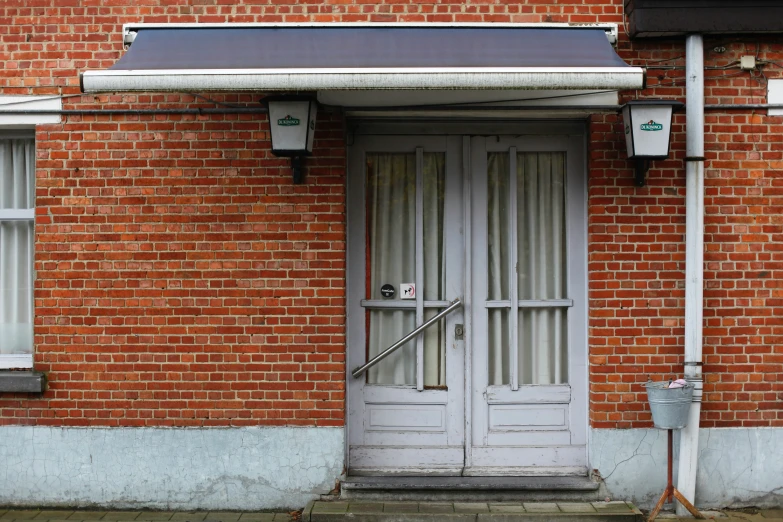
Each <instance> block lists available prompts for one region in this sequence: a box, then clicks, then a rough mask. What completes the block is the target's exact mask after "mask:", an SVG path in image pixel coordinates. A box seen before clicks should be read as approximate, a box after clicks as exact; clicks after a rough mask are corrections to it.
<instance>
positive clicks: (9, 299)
mask: <svg viewBox="0 0 783 522" xmlns="http://www.w3.org/2000/svg"><path fill="white" fill-rule="evenodd" d="M34 222H35V140H34V138H33V135H32V133H31V132H27V133H21V132H18V131H10V132H9V131H5V132H4V133H0V369H4V368H5V369H7V368H31V367H32V363H33V357H32V353H33V317H34V314H33V259H34V255H33V254H34V249H35V248H34Z"/></svg>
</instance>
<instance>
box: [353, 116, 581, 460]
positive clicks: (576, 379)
mask: <svg viewBox="0 0 783 522" xmlns="http://www.w3.org/2000/svg"><path fill="white" fill-rule="evenodd" d="M414 135H415V136H422V135H439V136H450V137H451V138H450V139H457V140H459V141H460V142H461V152H462V157H461V158H460V159H459V161H460V163H461V166H462V176H461V177H462V190H463V192H462V198H461V206H462V209H461V214H462V218H461V219H458V220H457V221H458V223H459V224H460V225H461V227H462V234H463V240H464V245H465V246H464V249H463V251H462V258H463V259H462V261H463V268H464V274H465V279H468V278H469V277H468V274H471V273H472V271H473V269H474V267H473V261H472V252H473V246H472V241H473V232H474V231H473V223H472V221H473V220H472V210H471V205H472V201H471V200H472V198H471V192H472V190H471V181H472V179H471V177H472V172H471V170H472V165H471V163H472V158H471V137H470V136H471V135H474V136H475V135H482V136H491V137H493V139H495V137H499V136H501V135H513V136H517V137H519V136H527V137H537V136H542V135H556V136H560V137H563V136H564V135H566V136H568V137H569V140H571V142H572V143H574V144H576V146H577V148H578V150H579V151H580V152H579V155H578V156H579V157H578V158H577V157H574V158H570V160H569V165H568V168H569V176H571V175H572V174H571V172H570V171H571V169H572V168H573V169H576V170H575V172H576V175H578V176H581V178H580V183H581V187H582V188H581V189H580V190H581V191H582V194H583V197H581V198H580V199H579V201H580V202H581V207H582V208H576V209H573V210H574V211H576V212H577V214H580V215H583V216H584V223H583V226H582V231H583V234H578V235H580V236H582V239H583V240H584V241H583V243H584V244H583V245H571V244H570V243H569V252H570V255H575V256H576V258H579V259H581V268H578V269H577V270H576V272H574V276H575V277H580V278H581V279H582V280H583V281H584V295H583V298H582V299H581V303H582V307H581V308H582V310H580V311H578V314H579V315H580V316H581V319H577V320H576V321H575V325H574V327H573V328H571V331H570V332H569V334H570V335H569V341H570V340H571V339H574V338H576V336H578V335H579V334H578V333H577V332H578V331H579V330H581V331H582V333H581V338H582V339H583V341H584V346H585V350H584V352H583V353H582V354H580V355H578V354H573V355H572V354H569V356H570V360H571V361H572V362H573V363H574V364H575V366H576V367H575V368H572V369H571V372H570V378H569V381H570V384H571V386H572V387H573V389H575V390H578V391H576V392H575V393H579V394H580V395H581V396H582V397H583V400H584V404H585V407H584V408H580V410H581V412H580V413H574V414H573V415H572V418H571V423H572V425H573V426H581V427H582V430H581V431H582V432H583V433H584V434H585V436H584V439H585V440H584V442H583V444H584V445H583V446H582V448H581V449H580V450H579V451H582V453H583V455H584V462H587V460H586V459H587V440H586V434H587V432H588V418H587V407H586V406H587V404H588V401H587V397H588V393H589V388H588V382H587V350H586V346H587V336H588V331H587V248H586V237H587V221H586V218H587V211H586V208H587V190H586V187H587V165H586V156H585V151H586V148H587V147H586V139H587V138H586V136H587V132H586V124H585V122H582V121H549V122H511V123H510V122H507V121H497V122H493V121H479V122H477V121H472V122H470V121H469V122H458V121H433V122H427V123H417V122H398V121H377V120H375V121H358V120H357V121H354V122H350V130H349V133H348V143H349V144H351V145H349V151H348V162H349V163H348V167H349V173H348V176H347V224H348V233H347V241H348V251H347V265H348V266H347V273H348V274H349V276H348V277H347V281H346V287H347V297H348V302H347V311H348V313H347V327H346V333H347V336H346V345H347V346H350V343H351V342H352V341H351V339H354V338H360V339H362V342H363V340H364V310H363V308H362V307H361V305H360V304H359V303H358V301H357V300H356V299H352V296H353V295H354V293H356V292H357V291H359V293H360V294H361V295H363V292H364V278H363V277H362V278H361V281H353V282H352V278H351V276H350V274H352V273H355V270H354V267H358V266H364V263H365V259H364V257H363V253H362V252H361V250H360V249H352V248H351V247H350V243H351V241H352V234H351V230H352V223H354V225H355V220H354V217H355V214H356V213H357V211H360V212H361V210H359V209H363V208H364V206H363V205H364V195H363V193H362V191H363V184H362V185H361V186H357V185H355V184H353V183H352V176H351V172H363V165H361V161H359V162H357V161H356V158H355V156H356V155H355V154H353V153H352V150H353V149H354V147H355V144H356V143H357V141H356V140H361V139H362V136H394V137H395V139H396V138H399V137H406V136H407V137H411V136H414ZM392 148H393V146H392ZM572 160H573V161H572ZM574 162H576V163H574ZM357 169H359V170H357ZM363 219H364V218H363V216H362V222H363ZM569 226H570V224H569ZM571 236H574V234H573V233H572V234H571ZM569 241H570V240H569ZM579 252H581V254H579ZM579 271H581V276H580V275H579V273H578V272H579ZM470 283H471V282H470V281H467V280H464V281H463V284H464V286H463V290H462V296H463V302H464V303H465V307H464V308H463V311H464V315H462V314H460V315H455V314H452V316H450V317H451V320H450V324H448V326H447V330H446V331H447V332H450V335H453V326H454V325H455V324H457V323H459V322H461V323H462V324H464V335H465V339H468V340H470V339H472V337H473V335H474V332H473V324H472V306H473V299H472V297H473V295H472V292H473V289H472V284H470ZM357 286H358V287H360V288H359V289H357V288H356V287H357ZM449 297H451V296H449ZM580 323H581V324H580ZM571 334H573V335H571ZM357 336H358V337H357ZM452 341H453V339H449V342H447V346H449V348H447V349H448V350H449V352H450V353H452V352H453V351H454V350H452V348H451V346H452ZM462 344H463V348H462V350H463V354H464V359H463V364H464V370H463V371H464V383H465V387H464V390H472V393H463V395H462V397H463V401H464V409H463V411H464V412H471V414H470V415H464V416H463V418H464V431H463V436H464V466H465V467H466V468H468V469H469V468H471V467H473V468H475V469H474V472H475V473H474V474H488V473H491V474H502V470H499V469H485V470H481V469H479V468H478V467H475V466H473V462H472V456H473V448H474V446H477V445H476V444H474V438H475V436H474V435H475V434H474V429H475V428H474V426H473V424H474V423H473V420H472V416H473V411H474V407H475V406H474V395H475V393H476V390H474V385H475V383H474V379H473V373H474V372H473V366H474V361H473V358H474V353H473V349H472V348H473V347H472V342H465V343H462ZM452 359H454V357H452ZM346 361H347V364H346V379H347V385H346V394H347V395H346V403H347V412H346V438H345V441H346V442H345V444H346V447H345V452H346V465H347V466H349V467H350V460H349V459H350V457H351V455H350V451H351V450H350V446H351V441H352V437H353V436H354V435H355V434H356V431H357V430H362V426H361V422H359V424H358V425H357V419H360V418H361V417H363V412H362V411H360V410H361V408H362V407H359V405H358V404H356V399H355V397H356V395H357V394H356V393H352V392H356V390H357V386H358V387H360V388H361V389H363V388H364V385H363V381H362V382H357V381H358V380H356V379H353V377H352V376H351V373H350V372H351V369H352V368H354V367H356V366H359V365H361V364H363V363H364V362H365V360H364V357H363V353H362V352H360V351H359V350H353V351H351V350H350V349H348V350H347V357H346ZM428 391H436V392H437V391H440V390H428ZM416 393H421V392H415V390H414V391H412V392H411V399H414V397H415V394H416ZM357 407H358V409H357ZM360 414H361V415H360ZM575 442H579V441H575ZM388 457H389V458H388V459H387V458H383V459H382V460H383V461H385V462H384V463H383V464H385V465H384V466H379V468H384V469H368V470H367V473H368V474H374V473H379V472H380V473H383V472H390V471H391V472H394V471H402V472H405V470H404V469H402V470H401V469H396V470H395V469H394V464H396V463H398V462H399V461H398V460H395V455H394V454H393V452H391V453H388ZM387 465H388V467H387ZM578 468H579V472H580V473H581V471H582V466H579V467H578ZM541 470H542V471H545V473H547V474H549V471H551V470H544V469H543V468H541ZM442 471H443V470H441V471H438V470H435V469H431V470H429V472H428V473H436V474H437V473H441V472H442ZM456 471H457V470H456V469H452V470H448V471H446V474H455V472H456ZM464 471H465V470H463V472H464ZM571 471H572V472H573V471H574V470H571ZM351 472H355V470H351ZM511 473H512V474H514V473H516V472H515V471H514V470H512V471H511ZM466 474H470V472H469V471H468V473H466Z"/></svg>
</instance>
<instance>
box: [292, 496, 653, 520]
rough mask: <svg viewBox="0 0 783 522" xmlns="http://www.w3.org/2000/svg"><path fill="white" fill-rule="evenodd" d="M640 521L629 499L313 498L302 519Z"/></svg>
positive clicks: (639, 514)
mask: <svg viewBox="0 0 783 522" xmlns="http://www.w3.org/2000/svg"><path fill="white" fill-rule="evenodd" d="M582 520H587V521H589V522H641V521H642V512H641V511H639V509H638V508H637V507H636V506H634V505H633V504H631V503H630V502H621V501H615V502H369V501H365V500H360V501H345V500H338V501H331V502H325V501H314V502H310V503H309V504H308V505H307V507H306V508H305V510H304V512H303V513H302V522H579V521H582Z"/></svg>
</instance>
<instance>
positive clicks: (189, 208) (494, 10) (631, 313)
mask: <svg viewBox="0 0 783 522" xmlns="http://www.w3.org/2000/svg"><path fill="white" fill-rule="evenodd" d="M186 3H188V2H166V1H148V2H144V3H140V2H128V1H124V0H117V1H106V0H104V1H100V2H98V1H90V2H88V1H83V2H54V1H53V0H49V1H42V0H24V1H22V0H6V1H5V2H4V3H3V4H2V7H0V62H1V63H0V65H2V67H0V86H2V94H62V95H65V96H72V97H70V98H67V99H66V100H65V103H66V108H75V107H79V108H87V109H100V108H110V107H114V108H179V107H195V106H204V107H215V105H214V104H213V103H210V102H207V101H205V100H203V99H199V98H194V97H190V96H187V95H178V94H177V95H174V94H172V95H132V96H129V95H115V96H92V95H80V94H78V93H79V90H78V75H77V72H78V71H80V70H84V69H88V68H90V69H94V68H106V67H109V66H110V65H111V64H112V63H114V62H115V61H116V60H117V59H118V58H119V56H120V55H121V52H122V46H121V42H120V31H121V26H122V24H123V23H126V22H224V21H229V22H297V21H319V22H329V21H345V22H353V21H357V22H358V21H379V22H389V21H405V22H419V21H431V22H436V21H437V22H449V21H458V22H478V21H485V22H597V21H601V22H614V23H618V24H620V25H621V41H620V44H619V46H618V52H619V53H620V54H621V56H623V58H624V59H626V60H627V61H628V62H629V63H632V64H634V65H642V66H645V65H646V66H648V67H649V68H650V70H649V84H650V88H649V89H648V90H647V91H645V92H639V93H626V94H628V95H629V97H630V98H635V97H637V95H638V97H665V98H677V99H680V100H682V99H683V98H684V89H683V84H684V82H683V76H684V67H683V66H684V45H683V40H682V39H673V40H657V41H640V42H634V43H630V42H629V41H628V39H627V38H626V37H625V36H624V34H622V22H623V18H622V2H621V0H613V1H611V0H584V1H577V0H572V1H569V2H558V1H556V0H538V1H535V0H528V1H520V2H507V1H504V0H481V1H466V2H458V1H441V2H435V1H431V2H426V1H425V2H422V1H417V2H412V1H411V2H399V1H387V2H378V1H373V2H366V1H364V0H345V1H343V0H339V1H331V0H323V1H322V0H314V1H312V2H290V1H280V0H271V1H270V2H263V3H262V2H258V3H249V2H240V1H237V2H218V1H213V0H203V1H199V2H197V4H198V5H183V4H186ZM189 3H191V4H196V2H195V1H193V2H189ZM55 5H57V6H59V7H54V6H55ZM757 45H758V48H757V47H756V46H757ZM715 46H723V47H725V49H726V50H725V52H720V53H719V52H713V51H711V49H712V48H713V47H715ZM706 48H707V50H708V52H707V53H706V56H705V64H706V65H707V66H708V67H711V68H714V69H709V70H708V71H707V74H708V78H707V81H706V91H707V96H708V99H707V103H748V102H756V103H758V102H765V101H766V100H765V99H764V96H765V92H766V87H765V82H766V78H773V77H780V76H781V74H780V73H781V71H783V68H781V66H783V39H781V38H780V37H777V36H768V37H761V38H760V39H758V38H755V37H748V38H745V37H730V38H725V39H722V40H718V39H709V38H708V39H707V47H706ZM743 54H753V55H756V54H758V57H759V59H760V60H767V61H770V62H777V64H779V65H771V64H769V65H766V66H764V67H763V73H764V74H763V75H760V74H757V75H755V76H752V75H751V74H750V73H747V72H740V71H739V69H736V68H733V67H732V64H733V63H734V62H735V61H736V60H738V59H739V56H740V55H743ZM726 66H728V67H729V68H726V69H720V67H726ZM213 98H214V96H213ZM219 101H221V102H224V103H230V104H238V105H251V106H256V98H254V97H248V96H226V97H220V98H219ZM322 116H323V117H321V118H319V124H318V131H317V135H316V144H315V147H316V154H315V158H313V159H312V161H310V163H309V164H310V165H312V167H311V168H310V169H309V171H308V181H307V183H306V184H305V185H300V186H293V185H292V184H291V182H290V179H289V174H288V172H289V171H288V169H287V168H286V167H285V165H286V162H285V161H284V160H280V159H277V158H274V156H271V154H270V153H269V141H268V135H267V124H266V122H265V120H264V118H263V116H262V117H260V118H259V117H258V116H251V115H241V116H238V115H210V116H193V115H182V116H119V115H115V116H89V117H88V116H68V117H65V118H64V120H63V123H62V124H57V125H45V126H39V128H38V130H37V140H38V164H37V166H38V172H37V178H38V191H37V194H38V207H39V209H38V218H37V228H36V232H37V247H36V269H37V270H38V279H37V283H36V284H37V286H36V301H37V318H36V345H37V346H36V350H37V351H36V367H37V368H39V369H42V370H44V371H47V372H49V376H50V379H51V387H50V390H49V391H48V392H47V393H46V394H45V395H44V396H43V397H42V398H30V397H27V396H13V395H4V396H0V424H2V423H5V424H16V423H30V424H36V423H37V424H50V425H85V424H89V425H176V426H185V425H228V424H230V425H239V424H310V425H313V424H317V425H342V424H343V422H344V402H343V401H344V387H345V378H344V371H345V369H344V351H345V339H344V323H345V311H344V286H345V272H344V266H345V237H344V224H345V214H344V211H345V209H344V190H345V188H344V182H345V177H344V176H345V152H344V143H343V140H342V124H343V122H342V120H341V118H340V117H339V116H338V115H334V114H323V115H322ZM684 123H685V117H684V114H679V115H677V117H676V119H675V128H674V140H673V143H672V158H671V159H670V160H667V161H659V162H655V163H654V165H653V168H652V169H651V170H650V173H649V179H648V184H647V186H646V187H644V188H636V187H634V186H633V181H632V180H633V176H632V171H631V164H630V162H629V161H628V160H626V159H625V150H624V141H623V134H622V126H621V122H620V120H619V118H618V116H617V115H614V114H611V115H595V116H593V117H592V118H591V124H590V139H589V143H590V145H589V147H590V158H589V161H590V165H589V170H590V182H589V183H590V185H589V187H590V189H589V190H590V192H589V198H590V201H589V209H590V211H589V212H590V215H589V242H590V254H589V267H590V338H589V344H590V382H591V384H590V386H591V389H590V393H591V397H590V405H591V422H592V425H593V426H594V427H599V428H610V427H621V428H623V427H644V426H649V425H650V417H649V412H648V411H647V406H646V400H645V395H644V393H643V391H642V388H641V386H640V384H641V383H642V382H644V381H645V380H646V379H647V376H648V375H654V376H656V377H658V376H660V375H661V374H664V375H672V374H678V375H679V374H681V373H682V355H681V353H682V350H683V348H682V346H683V342H684V340H683V333H684V329H683V328H684V327H683V323H684V319H683V316H684V309H683V307H684V253H685V244H684V233H685V230H684V228H685V227H684V224H685V207H684V201H685V200H684V196H685V174H684V162H683V158H684V139H685V133H684ZM782 131H783V119H782V118H781V117H769V116H766V114H765V112H764V111H756V112H755V113H754V112H752V111H749V110H733V111H722V112H719V111H710V112H708V113H707V129H706V149H707V162H706V213H707V215H706V217H705V223H706V236H705V248H706V253H705V264H706V273H705V286H706V288H705V293H704V296H705V305H706V308H705V311H704V316H705V330H704V358H705V367H704V372H705V375H706V382H705V403H704V405H703V414H702V416H703V425H704V426H740V425H745V426H781V425H783V384H780V383H781V382H783V304H782V303H783V297H782V296H781V292H782V291H781V287H783V283H781V281H783V269H782V267H783V246H781V245H783V217H782V215H783V212H781V211H783V174H781V169H783V159H782V158H781V151H782V150H783V146H782V145H781V140H783V138H781V136H783V134H781V132H782Z"/></svg>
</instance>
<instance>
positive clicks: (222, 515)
mask: <svg viewBox="0 0 783 522" xmlns="http://www.w3.org/2000/svg"><path fill="white" fill-rule="evenodd" d="M294 514H295V515H298V513H296V512H294ZM706 514H707V516H708V518H713V517H714V518H715V520H717V521H720V522H783V509H767V510H742V511H723V512H714V511H711V512H707V513H706ZM297 519H298V516H292V514H291V513H288V512H284V511H279V512H232V511H92V510H81V509H80V510H68V509H62V510H60V509H51V510H39V509H4V508H0V522H11V521H13V520H18V521H24V522H31V521H32V522H64V521H68V522H78V521H85V522H95V521H98V520H100V521H101V522H130V521H137V522H166V521H170V522H292V521H296V520H297ZM657 520H659V521H661V522H680V521H681V522H686V521H687V522H692V521H693V519H692V518H676V517H674V516H673V515H671V514H668V515H667V514H666V513H663V514H661V515H660V516H659V517H658V519H657Z"/></svg>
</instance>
